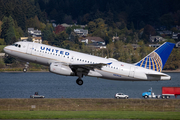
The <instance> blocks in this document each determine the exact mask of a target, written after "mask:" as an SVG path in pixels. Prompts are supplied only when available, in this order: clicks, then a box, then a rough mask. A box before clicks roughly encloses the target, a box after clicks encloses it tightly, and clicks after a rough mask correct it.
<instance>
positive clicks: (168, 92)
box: [162, 87, 180, 99]
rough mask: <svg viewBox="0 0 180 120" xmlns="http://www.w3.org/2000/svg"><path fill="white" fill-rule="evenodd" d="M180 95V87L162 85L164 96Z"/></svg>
mask: <svg viewBox="0 0 180 120" xmlns="http://www.w3.org/2000/svg"><path fill="white" fill-rule="evenodd" d="M177 95H180V87H162V98H167V99H168V98H170V96H175V97H177Z"/></svg>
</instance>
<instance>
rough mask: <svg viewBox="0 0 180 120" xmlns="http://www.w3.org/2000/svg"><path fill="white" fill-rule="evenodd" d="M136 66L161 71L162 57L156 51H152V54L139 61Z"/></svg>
mask: <svg viewBox="0 0 180 120" xmlns="http://www.w3.org/2000/svg"><path fill="white" fill-rule="evenodd" d="M136 66H140V67H143V68H146V69H151V70H154V71H158V72H161V71H162V67H163V65H162V60H161V57H160V56H159V55H158V54H157V53H156V52H152V53H151V54H150V55H148V56H147V57H145V58H144V59H142V60H141V61H139V62H138V63H137V64H136Z"/></svg>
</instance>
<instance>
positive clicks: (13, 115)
mask: <svg viewBox="0 0 180 120" xmlns="http://www.w3.org/2000/svg"><path fill="white" fill-rule="evenodd" d="M0 118H1V119H166V120H167V119H171V120H172V119H174V120H175V119H180V112H153V111H146V112H145V111H1V113H0Z"/></svg>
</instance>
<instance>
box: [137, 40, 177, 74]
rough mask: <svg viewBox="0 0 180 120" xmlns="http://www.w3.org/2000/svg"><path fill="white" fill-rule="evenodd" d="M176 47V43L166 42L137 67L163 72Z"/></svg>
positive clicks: (138, 63)
mask: <svg viewBox="0 0 180 120" xmlns="http://www.w3.org/2000/svg"><path fill="white" fill-rule="evenodd" d="M174 45H175V44H174V43H169V42H165V43H164V44H162V45H161V46H159V47H158V48H157V49H155V50H154V51H153V52H151V53H150V54H149V55H147V56H146V57H144V58H143V59H142V60H140V61H139V62H137V63H135V65H136V66H140V67H143V68H146V69H151V70H154V71H158V72H161V71H162V69H163V67H164V65H165V63H166V61H167V59H168V57H169V55H170V54H171V51H172V49H173V48H174Z"/></svg>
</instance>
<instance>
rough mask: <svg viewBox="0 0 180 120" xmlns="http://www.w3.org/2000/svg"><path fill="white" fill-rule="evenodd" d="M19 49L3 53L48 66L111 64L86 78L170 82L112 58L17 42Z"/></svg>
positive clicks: (168, 78)
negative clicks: (57, 63) (56, 64)
mask: <svg viewBox="0 0 180 120" xmlns="http://www.w3.org/2000/svg"><path fill="white" fill-rule="evenodd" d="M16 44H18V45H20V47H19V46H18V45H17V46H14V45H11V46H7V47H5V48H4V51H5V52H6V53H7V54H9V55H12V56H15V57H17V58H20V59H23V60H25V61H29V62H35V63H39V64H43V65H47V66H49V65H50V64H51V63H53V62H60V63H65V64H67V65H70V64H97V63H105V64H107V63H111V64H109V65H104V66H103V67H102V68H101V69H97V68H95V69H94V70H93V71H92V70H90V71H89V73H88V76H93V77H100V78H105V79H112V80H129V81H136V80H137V81H143V80H145V81H146V80H170V79H171V77H170V76H169V75H167V74H164V73H161V72H157V71H153V70H149V69H146V68H142V67H139V66H135V65H133V64H128V63H124V62H120V61H117V60H115V59H113V58H109V59H107V58H102V57H97V56H93V55H88V54H84V53H80V52H75V51H71V50H67V49H62V48H58V47H53V46H49V45H44V44H38V43H33V42H17V43H16Z"/></svg>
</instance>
